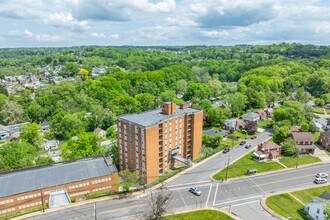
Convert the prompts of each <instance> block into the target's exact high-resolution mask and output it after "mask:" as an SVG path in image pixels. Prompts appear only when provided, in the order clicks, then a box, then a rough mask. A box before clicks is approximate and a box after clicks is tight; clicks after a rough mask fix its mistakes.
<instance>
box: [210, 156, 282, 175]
mask: <svg viewBox="0 0 330 220" xmlns="http://www.w3.org/2000/svg"><path fill="white" fill-rule="evenodd" d="M251 168H256V169H257V170H258V171H257V172H258V173H262V172H268V171H274V170H279V169H283V168H284V167H283V166H282V165H280V164H279V163H277V162H273V161H261V162H259V161H256V160H254V159H253V154H252V153H249V154H247V155H246V156H244V157H242V158H241V159H239V160H238V161H236V162H235V163H233V164H232V165H230V166H229V169H228V178H233V177H239V176H244V175H246V172H247V170H248V169H251ZM225 177H226V169H223V170H221V171H220V172H218V173H217V174H215V175H214V176H213V178H214V179H216V180H220V179H222V178H225Z"/></svg>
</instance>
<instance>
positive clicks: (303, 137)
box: [292, 132, 314, 142]
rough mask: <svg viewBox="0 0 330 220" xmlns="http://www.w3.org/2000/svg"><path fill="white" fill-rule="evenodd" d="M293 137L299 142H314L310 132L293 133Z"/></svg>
mask: <svg viewBox="0 0 330 220" xmlns="http://www.w3.org/2000/svg"><path fill="white" fill-rule="evenodd" d="M292 137H293V139H294V140H295V141H297V142H305V141H308V142H310V141H312V142H314V138H313V135H312V133H310V132H292Z"/></svg>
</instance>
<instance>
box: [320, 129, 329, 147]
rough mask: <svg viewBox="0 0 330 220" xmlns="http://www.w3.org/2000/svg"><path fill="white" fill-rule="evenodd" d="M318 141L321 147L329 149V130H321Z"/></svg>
mask: <svg viewBox="0 0 330 220" xmlns="http://www.w3.org/2000/svg"><path fill="white" fill-rule="evenodd" d="M319 142H320V143H321V145H322V147H324V148H326V149H330V132H329V131H327V132H321V133H320V137H319Z"/></svg>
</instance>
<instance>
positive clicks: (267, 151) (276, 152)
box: [254, 141, 282, 160]
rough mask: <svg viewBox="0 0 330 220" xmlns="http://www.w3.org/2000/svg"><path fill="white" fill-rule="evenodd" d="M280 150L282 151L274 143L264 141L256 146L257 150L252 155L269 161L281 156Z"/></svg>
mask: <svg viewBox="0 0 330 220" xmlns="http://www.w3.org/2000/svg"><path fill="white" fill-rule="evenodd" d="M281 150H282V148H281V146H279V145H277V144H275V143H274V142H271V141H266V142H264V143H261V144H259V145H258V150H257V152H256V153H255V154H254V155H255V157H257V158H258V159H260V158H262V159H269V160H273V159H279V158H280V156H281ZM257 155H258V156H257ZM262 155H265V156H262Z"/></svg>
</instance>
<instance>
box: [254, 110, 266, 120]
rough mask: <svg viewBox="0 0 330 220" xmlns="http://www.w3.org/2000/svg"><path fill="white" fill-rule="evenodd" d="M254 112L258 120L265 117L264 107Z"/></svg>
mask: <svg viewBox="0 0 330 220" xmlns="http://www.w3.org/2000/svg"><path fill="white" fill-rule="evenodd" d="M255 113H257V114H258V115H259V119H260V120H265V119H267V113H266V111H265V110H264V109H258V110H256V112H255Z"/></svg>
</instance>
